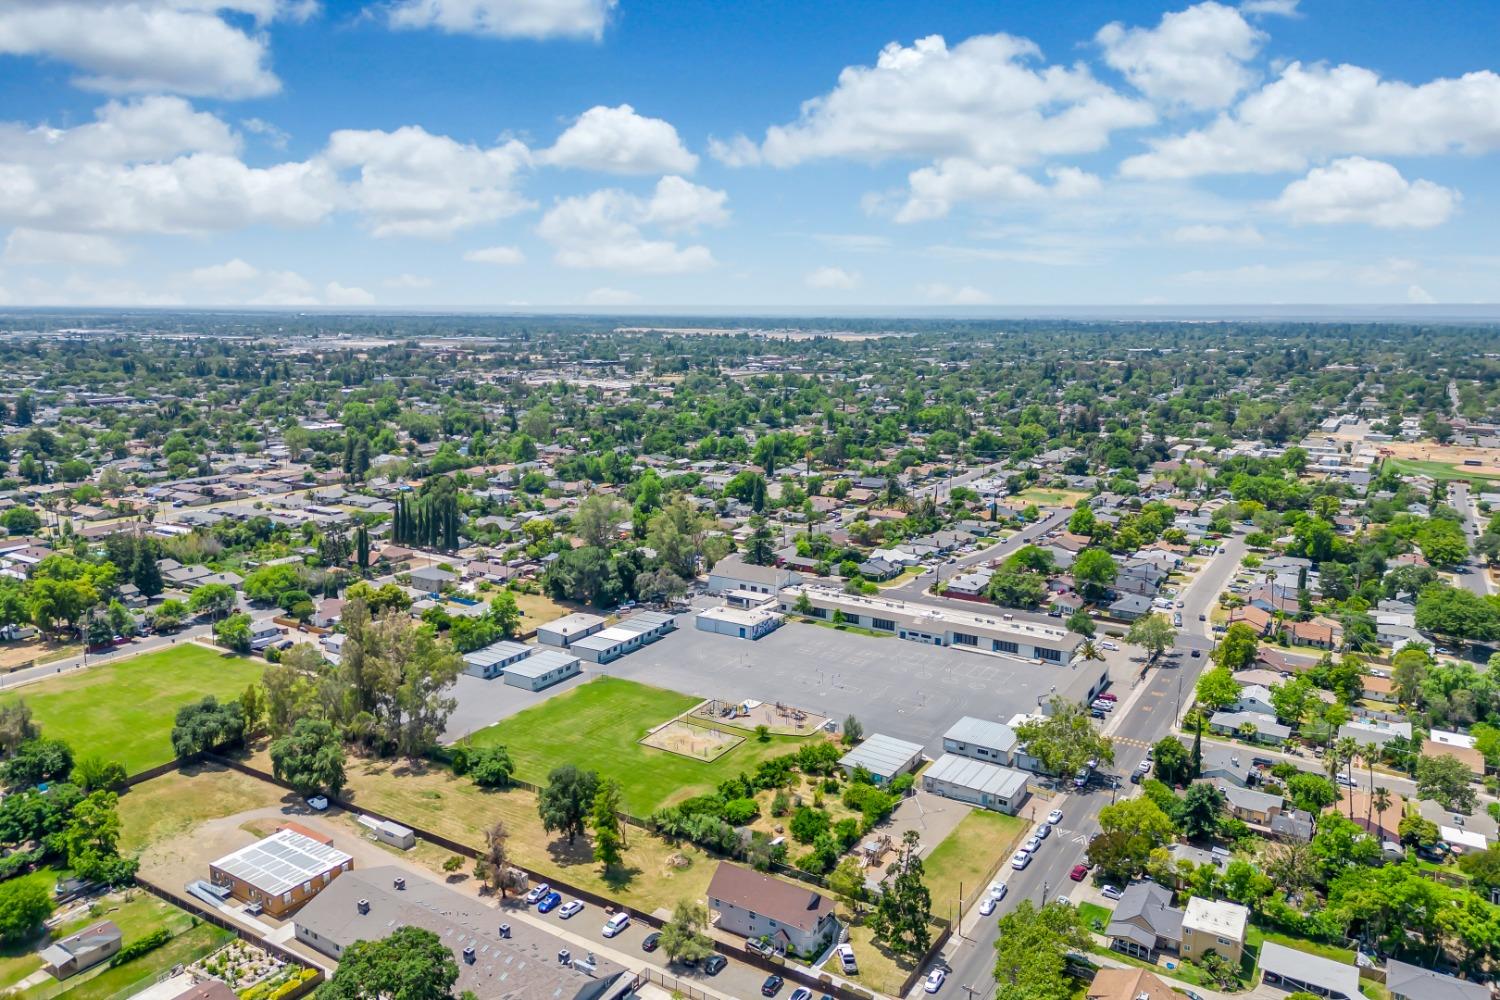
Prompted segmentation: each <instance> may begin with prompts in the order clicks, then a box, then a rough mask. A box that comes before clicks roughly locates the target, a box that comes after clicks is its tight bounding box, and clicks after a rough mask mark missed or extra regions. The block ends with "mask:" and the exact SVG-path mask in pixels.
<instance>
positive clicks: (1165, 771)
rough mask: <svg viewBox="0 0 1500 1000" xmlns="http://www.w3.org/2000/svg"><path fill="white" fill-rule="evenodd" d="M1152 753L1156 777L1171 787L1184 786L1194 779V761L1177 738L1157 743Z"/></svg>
mask: <svg viewBox="0 0 1500 1000" xmlns="http://www.w3.org/2000/svg"><path fill="white" fill-rule="evenodd" d="M1154 746H1155V749H1154V750H1153V751H1152V760H1153V766H1154V770H1155V773H1156V776H1157V777H1158V778H1159V779H1161V780H1162V781H1164V782H1166V783H1167V784H1169V785H1183V784H1186V783H1187V782H1188V781H1190V780H1191V779H1192V777H1193V760H1192V757H1191V756H1190V755H1189V754H1188V749H1187V747H1185V746H1183V745H1182V742H1181V741H1180V740H1178V739H1177V738H1176V737H1173V736H1168V737H1166V738H1165V739H1162V740H1159V741H1157V743H1156V744H1155V745H1154Z"/></svg>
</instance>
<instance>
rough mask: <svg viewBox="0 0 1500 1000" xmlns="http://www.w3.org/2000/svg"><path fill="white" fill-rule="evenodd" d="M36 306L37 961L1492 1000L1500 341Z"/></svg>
mask: <svg viewBox="0 0 1500 1000" xmlns="http://www.w3.org/2000/svg"><path fill="white" fill-rule="evenodd" d="M120 322H121V323H122V324H123V323H126V322H128V323H130V324H131V325H132V326H133V325H134V324H135V323H136V322H138V321H135V320H130V321H125V320H121V321H120ZM31 323H32V325H31V326H29V327H23V326H22V325H20V324H18V326H17V328H16V329H14V330H13V331H12V332H11V333H10V335H9V336H8V337H7V338H6V339H5V341H4V342H3V346H0V351H3V353H4V355H5V364H6V367H7V370H8V371H11V372H13V373H14V375H13V378H14V379H15V380H16V381H17V383H18V384H17V385H16V386H15V387H13V388H12V389H11V390H10V391H8V392H7V393H6V394H4V396H3V397H0V398H3V405H4V408H5V409H4V415H5V427H4V439H5V441H6V444H7V448H8V452H9V458H8V465H9V467H8V469H7V470H6V471H7V472H8V478H7V479H6V480H5V483H4V485H5V487H6V491H5V499H4V501H3V503H4V506H5V512H4V513H3V514H0V523H3V524H4V526H5V528H6V530H7V533H8V535H9V540H8V541H5V542H3V543H0V564H3V570H0V595H3V601H0V609H3V611H4V614H5V619H6V620H5V623H4V627H5V635H6V639H5V641H4V642H3V644H0V656H3V657H4V658H5V665H4V669H5V673H4V675H3V684H0V720H3V726H0V735H3V738H4V751H5V754H6V760H5V763H4V765H3V767H4V775H5V781H6V785H7V788H8V793H7V795H6V796H5V798H4V800H3V801H0V818H3V820H4V822H3V823H0V833H3V835H4V837H5V838H6V842H7V851H8V853H7V855H6V858H5V866H6V873H5V874H6V880H5V881H3V882H0V902H3V903H4V910H5V912H6V913H7V914H8V916H7V921H8V922H9V925H10V926H12V927H15V928H16V930H15V931H14V932H13V933H12V936H11V938H10V940H12V941H14V942H17V945H16V948H17V950H16V958H14V959H12V960H11V962H10V965H9V966H8V968H10V969H11V970H12V971H11V972H9V973H6V974H7V975H9V976H10V980H9V988H11V989H16V990H20V991H23V992H24V991H30V990H33V989H39V988H45V987H47V984H49V983H56V984H67V983H73V982H76V981H82V982H93V981H94V979H98V980H99V982H100V983H101V984H114V983H116V982H120V981H123V980H125V979H126V975H125V974H124V973H122V972H120V971H119V970H121V969H133V970H136V971H135V972H133V973H132V975H133V976H134V979H133V980H131V981H135V980H139V979H144V978H147V977H151V978H155V977H158V976H162V975H166V974H167V973H172V971H173V970H178V971H177V972H176V973H175V974H173V975H171V976H169V977H168V978H167V979H166V980H164V981H163V983H172V982H175V983H176V984H177V986H176V987H174V988H176V989H178V990H179V992H186V991H188V990H190V989H196V988H199V987H201V986H202V985H203V984H204V983H206V982H208V981H210V980H212V981H216V982H219V983H221V984H223V985H225V986H227V987H228V988H229V989H231V990H234V991H238V993H239V994H240V995H241V996H247V997H253V1000H261V998H263V997H265V998H273V1000H279V998H280V997H283V996H287V995H290V994H292V993H295V992H297V991H299V990H300V991H305V990H307V989H312V988H316V987H318V986H319V984H320V983H324V982H325V981H326V983H327V986H326V987H323V988H327V989H333V988H334V987H336V986H337V985H338V982H339V977H340V975H342V974H343V973H341V972H340V971H338V970H342V969H345V968H350V967H356V968H358V967H359V964H360V963H364V962H371V963H375V964H376V965H378V964H379V962H380V961H381V959H380V957H379V949H380V948H385V947H391V948H395V947H399V948H401V949H403V950H407V951H412V952H415V953H424V954H426V953H430V955H431V957H432V959H433V960H434V961H437V962H439V964H444V963H446V962H448V961H449V960H451V961H452V962H453V963H454V967H455V968H456V975H457V979H456V987H455V988H459V989H465V990H471V991H473V992H474V993H475V995H477V996H485V995H511V994H510V993H507V992H506V991H507V990H512V991H513V992H514V995H527V996H537V995H542V994H543V993H546V994H552V993H557V994H558V995H565V996H578V997H613V996H622V995H626V994H628V993H630V992H632V991H641V990H646V991H649V990H651V989H657V988H661V989H666V990H668V991H670V990H672V989H682V990H686V989H693V990H699V991H701V992H703V993H705V994H708V995H717V996H744V995H749V994H752V993H754V992H755V991H757V990H759V989H760V988H761V987H763V986H764V987H767V988H771V987H775V989H776V990H780V989H781V988H782V987H781V986H780V985H778V984H779V983H786V984H788V985H787V987H786V988H787V989H788V990H795V989H807V990H811V991H814V994H815V995H816V994H828V995H830V996H847V997H876V996H892V997H894V996H902V995H905V994H906V993H908V992H912V991H915V992H922V991H923V990H925V989H928V988H934V989H938V990H940V989H942V988H944V987H943V983H944V981H945V980H947V979H949V978H952V979H955V980H958V981H959V982H960V983H967V984H968V985H975V983H978V982H983V981H984V980H985V979H986V977H988V979H989V981H990V982H991V983H995V982H997V979H996V976H995V969H996V968H997V966H996V962H997V958H996V956H997V955H998V961H999V963H1000V966H998V967H999V968H1000V969H1001V971H1003V970H1004V963H1006V962H1012V963H1018V964H1017V968H1018V970H1020V971H1017V972H1016V973H1015V978H1016V981H1017V982H1019V983H1024V984H1030V985H1027V986H1026V987H1025V988H1026V989H1030V990H1040V991H1041V992H1038V993H1036V994H1035V995H1041V996H1046V995H1050V994H1048V993H1046V992H1045V986H1044V985H1037V984H1039V983H1040V984H1045V983H1046V982H1050V981H1052V980H1051V978H1049V977H1056V979H1057V981H1058V982H1060V983H1062V984H1064V986H1066V988H1067V990H1068V991H1069V993H1070V994H1071V993H1073V992H1080V991H1082V992H1088V995H1090V996H1093V995H1099V996H1114V995H1124V994H1125V993H1129V992H1130V991H1131V990H1135V991H1137V992H1136V993H1134V994H1133V995H1134V996H1140V995H1156V994H1153V993H1152V991H1157V993H1158V994H1160V995H1167V993H1171V992H1172V991H1176V992H1178V993H1182V994H1183V995H1189V996H1191V995H1197V996H1201V997H1207V996H1234V995H1237V994H1248V993H1256V994H1257V995H1259V992H1260V991H1265V990H1268V989H1269V990H1271V991H1272V992H1277V991H1279V992H1281V993H1286V994H1291V993H1295V992H1298V991H1302V992H1310V993H1312V994H1313V995H1315V996H1323V997H1339V996H1344V997H1347V998H1349V1000H1353V998H1354V997H1355V996H1356V994H1359V995H1368V996H1407V997H1413V998H1422V997H1428V996H1463V997H1467V996H1470V995H1473V996H1475V997H1476V998H1477V997H1478V996H1479V995H1480V993H1479V992H1476V991H1484V992H1487V986H1483V985H1481V984H1483V983H1485V982H1487V980H1488V976H1489V970H1490V969H1491V967H1492V963H1493V962H1494V961H1495V960H1496V958H1497V955H1496V944H1495V942H1496V941H1497V940H1500V938H1497V937H1494V936H1492V933H1491V932H1492V931H1494V930H1495V929H1496V928H1497V927H1500V909H1497V900H1500V847H1497V846H1496V844H1497V840H1500V822H1497V821H1500V800H1497V798H1496V794H1495V793H1496V791H1497V784H1500V782H1497V779H1496V777H1495V775H1494V773H1493V771H1494V769H1495V766H1496V764H1497V763H1500V702H1497V700H1496V698H1497V696H1496V692H1495V690H1494V685H1493V683H1492V681H1491V679H1490V667H1491V660H1490V657H1491V655H1492V653H1491V648H1492V647H1491V644H1492V643H1493V642H1494V641H1495V640H1497V639H1500V597H1497V596H1495V594H1494V590H1495V586H1496V578H1495V576H1494V573H1493V572H1492V567H1491V564H1492V563H1493V562H1494V561H1495V559H1496V557H1497V556H1500V523H1497V521H1500V487H1496V488H1495V489H1492V488H1491V486H1490V484H1491V483H1492V482H1500V425H1492V424H1490V423H1487V422H1486V420H1485V419H1484V416H1483V414H1484V413H1485V412H1487V411H1488V409H1489V405H1490V403H1489V398H1490V397H1489V395H1488V393H1489V392H1490V390H1489V389H1488V388H1487V383H1484V382H1481V381H1479V380H1477V379H1475V378H1473V368H1472V355H1473V353H1474V352H1475V351H1476V350H1477V347H1476V344H1477V342H1478V339H1479V338H1480V337H1481V334H1479V333H1476V332H1474V331H1470V330H1466V329H1458V328H1455V329H1448V330H1443V331H1440V332H1439V333H1437V334H1435V335H1434V336H1433V338H1432V339H1430V341H1429V346H1430V349H1431V352H1432V354H1431V356H1430V357H1424V358H1423V359H1422V361H1421V363H1420V364H1411V363H1409V362H1408V361H1407V360H1405V359H1404V357H1398V356H1395V355H1391V354H1388V353H1386V352H1385V350H1384V348H1383V347H1382V346H1381V345H1382V344H1383V343H1384V342H1385V341H1384V339H1383V338H1384V337H1385V336H1386V334H1385V331H1384V330H1383V329H1381V328H1371V329H1370V330H1368V331H1364V332H1361V333H1359V334H1356V335H1355V336H1354V339H1353V340H1352V341H1349V340H1344V339H1340V340H1329V339H1328V338H1326V337H1325V336H1324V335H1323V334H1322V332H1321V331H1320V330H1318V329H1317V328H1314V327H1309V328H1306V329H1303V330H1300V331H1298V332H1297V333H1296V334H1295V335H1280V336H1275V337H1272V336H1271V335H1269V334H1268V333H1267V332H1266V331H1265V330H1263V329H1261V328H1259V327H1254V326H1252V327H1247V328H1246V329H1244V330H1242V331H1222V330H1216V331H1214V334H1213V343H1214V344H1215V345H1216V346H1214V347H1211V348H1206V349H1204V350H1202V351H1177V350H1171V349H1166V348H1163V347H1159V346H1158V347H1150V346H1144V345H1149V344H1150V343H1151V337H1152V336H1153V335H1152V334H1150V333H1148V332H1145V331H1142V332H1128V331H1112V333H1111V335H1110V336H1109V337H1100V336H1093V335H1090V334H1087V333H1083V332H1079V333H1066V332H1065V331H1063V330H1057V331H1048V332H1047V335H1046V336H1041V335H1038V334H1036V333H1033V332H1031V331H1029V330H1026V329H1022V328H1017V327H1013V326H1010V325H1006V324H997V325H996V326H995V328H994V329H993V330H992V331H990V332H989V333H988V334H983V335H970V336H967V337H965V338H964V339H962V340H956V339H954V338H953V337H952V336H951V335H949V334H946V333H944V332H943V331H942V330H941V329H939V328H934V329H924V328H920V327H919V328H917V329H913V330H911V331H908V332H905V333H901V334H899V335H897V334H891V335H882V336H879V337H874V338H862V339H861V340H859V341H858V342H857V347H851V346H850V345H851V344H852V343H855V342H852V341H846V340H840V339H837V338H835V337H822V336H814V337H809V338H807V339H804V340H788V339H787V338H785V337H782V336H770V335H765V334H762V333H757V332H756V331H754V330H753V329H747V330H745V331H743V332H741V333H738V334H735V335H734V336H715V337H705V336H701V335H697V334H694V333H691V332H682V331H678V330H675V329H671V328H666V327H663V328H659V329H656V328H654V329H651V330H642V331H631V332H625V331H622V330H618V329H601V330H592V329H589V330H578V331H572V332H569V331H565V330H564V331H559V332H557V333H555V334H552V335H550V336H547V337H542V336H540V335H538V334H536V333H535V332H532V333H530V334H529V351H530V360H528V361H527V362H526V363H524V364H517V363H516V362H515V361H514V360H513V359H514V356H515V354H514V351H513V350H511V349H509V348H508V347H507V346H506V345H507V343H508V341H509V339H510V338H512V337H513V336H514V334H512V333H509V332H507V330H508V326H507V324H506V323H505V322H503V321H495V322H494V323H493V329H491V330H489V331H488V332H485V333H483V334H479V333H476V334H474V335H470V336H465V337H458V336H450V337H444V338H440V339H422V338H420V337H419V338H415V339H404V338H401V337H393V336H374V335H372V334H370V333H361V332H344V333H331V332H324V331H319V330H312V329H308V330H300V329H294V330H278V331H276V332H274V333H273V332H269V331H245V332H239V333H235V334H233V335H229V334H227V333H226V332H223V331H215V332H214V333H213V335H212V336H210V335H207V334H205V335H202V336H194V335H183V334H176V333H174V334H172V335H170V336H168V335H164V334H159V333H153V332H151V331H149V330H144V331H143V330H134V329H132V330H130V331H128V332H127V331H125V330H118V331H116V330H96V331H92V332H90V333H88V334H87V335H84V334H80V333H78V332H75V331H71V330H47V329H42V328H39V327H37V326H35V320H34V319H33V320H32V321H31ZM1181 335H1185V334H1180V336H1181ZM601 338H602V339H601ZM986 338H988V339H986ZM1060 338H1061V339H1062V341H1063V342H1064V343H1066V345H1067V346H1066V350H1065V354H1064V353H1057V352H1060V351H1062V350H1063V349H1062V348H1056V347H1052V346H1049V345H1051V344H1052V343H1053V342H1054V341H1056V340H1058V339H1060ZM1137 342H1139V343H1140V344H1141V345H1143V346H1141V347H1137V346H1136V345H1137ZM601 343H607V344H609V345H610V351H611V354H612V355H614V356H613V357H612V358H610V359H600V358H595V357H592V354H593V353H594V352H595V351H596V350H597V345H599V344H601ZM1021 343H1024V344H1025V345H1026V348H1025V350H1022V351H1008V350H1006V349H1005V348H1006V347H1007V345H1013V344H1021ZM726 352H729V353H732V354H733V355H734V363H733V364H729V363H728V362H729V360H730V359H729V358H728V357H727V356H726ZM1054 353H1056V356H1055V357H1054V356H1053V355H1054ZM1220 353H1233V354H1234V355H1235V356H1236V357H1237V358H1238V360H1237V361H1236V362H1234V364H1232V365H1226V364H1224V363H1223V359H1222V358H1220V357H1217V355H1218V354H1220ZM855 356H857V357H858V359H859V367H860V370H861V372H862V374H861V376H860V378H859V379H858V380H857V381H849V380H847V378H846V375H847V372H848V366H849V365H850V363H851V359H852V358H853V357H855ZM1082 356H1088V357H1089V359H1090V360H1088V361H1087V362H1084V361H1082V360H1079V359H1080V358H1081V357H1082ZM64 357H66V358H68V363H67V364H64V362H63V358H64ZM1459 357H1464V358H1468V359H1470V360H1466V361H1464V362H1463V364H1462V365H1459V364H1458V363H1457V362H1456V359H1457V358H1459ZM1065 358H1066V359H1067V360H1064V359H1065ZM252 359H264V363H265V367H259V365H260V362H259V361H252ZM668 361H670V364H668V363H667V362H668ZM1486 364H1488V362H1486ZM700 367H701V368H703V369H707V368H710V367H712V368H714V369H716V370H717V371H718V374H717V375H713V376H710V375H708V374H706V372H702V371H700V370H699V369H700ZM455 370H458V371H461V372H462V374H460V375H455V374H453V372H454V371H455ZM1309 370H1310V371H1312V373H1313V374H1310V375H1309V374H1305V372H1306V371H1309ZM79 371H87V372H88V373H89V374H88V376H87V377H82V376H80V375H78V374H76V373H77V372H79ZM189 372H192V373H197V374H196V375H194V376H193V377H192V378H191V379H189V377H188V374H187V373H189ZM992 382H1004V383H1005V384H1006V385H1008V386H1009V387H1010V388H1009V390H1008V391H1007V394H1006V395H1005V396H1004V397H1002V396H1000V395H997V394H993V393H988V392H985V391H981V390H980V389H979V388H978V387H982V386H984V385H986V384H988V383H992ZM605 386H607V387H608V388H607V389H606V388H603V387H605ZM1079 386H1087V387H1088V399H1089V402H1088V403H1087V404H1083V403H1069V402H1067V399H1068V398H1069V396H1070V395H1071V393H1072V392H1073V389H1074V388H1076V387H1079ZM1272 386H1274V387H1275V388H1274V395H1275V396H1276V397H1277V398H1278V399H1280V400H1281V402H1280V403H1279V404H1277V405H1270V404H1266V403H1258V402H1256V399H1257V398H1258V397H1259V396H1262V395H1264V394H1266V393H1268V392H1270V391H1271V387H1272ZM717 412H725V413H728V412H733V413H734V414H735V416H733V418H732V420H731V422H729V423H720V424H718V425H715V424H709V423H706V422H705V421H704V415H705V414H707V413H717ZM1231 412H1232V413H1234V418H1233V420H1232V421H1231V420H1229V419H1228V414H1229V413H1231ZM953 428H957V429H953ZM1476 462H1477V463H1478V464H1474V463H1476ZM1491 477H1494V478H1491ZM814 501H820V502H814ZM1492 508H1494V511H1493V516H1494V519H1493V520H1492ZM422 933H428V934H433V935H436V936H437V940H436V941H435V942H434V941H431V940H428V939H425V938H422V937H421V935H422ZM38 935H39V936H38ZM28 941H35V942H36V943H35V944H27V945H25V946H22V945H21V944H20V943H21V942H28ZM398 942H399V943H398ZM372 949H374V951H373V952H372V951H371V950H372ZM1038 954H1047V955H1052V956H1055V963H1052V962H1051V960H1050V959H1049V963H1051V964H1046V963H1044V964H1046V966H1047V967H1045V968H1041V967H1038V966H1037V964H1036V960H1035V956H1036V955H1038ZM121 956H124V959H123V960H122V958H121ZM356 956H358V958H356ZM137 973H138V974H137ZM511 976H514V977H515V985H508V983H509V978H508V977H511ZM773 978H774V979H775V980H776V981H775V982H771V980H772V979H773ZM1127 980H1128V982H1127ZM521 984H524V985H521ZM1067 984H1075V985H1067ZM1398 984H1400V985H1399V986H1398ZM75 988H76V987H75ZM99 988H102V987H99ZM152 989H153V990H157V991H162V992H163V995H166V994H167V993H168V992H170V990H169V989H168V987H167V986H166V985H163V984H158V985H156V986H153V987H152ZM1122 990H1123V991H1124V993H1122V992H1121V991H1122ZM1400 990H1404V991H1405V992H1399V991H1400ZM1161 991H1167V993H1162V992H1161ZM47 995H48V996H51V995H55V989H49V990H48V991H47ZM172 995H173V996H176V995H179V994H178V993H173V994H172ZM1080 995H1081V992H1080Z"/></svg>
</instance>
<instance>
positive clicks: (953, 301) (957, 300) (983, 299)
mask: <svg viewBox="0 0 1500 1000" xmlns="http://www.w3.org/2000/svg"><path fill="white" fill-rule="evenodd" d="M919 291H921V293H922V295H923V296H924V297H925V298H928V299H931V300H932V301H933V302H941V303H942V304H944V305H950V306H984V305H989V304H990V303H992V302H994V301H995V299H994V297H993V296H992V295H990V294H989V293H988V292H983V291H980V290H979V289H977V288H975V287H974V286H972V285H959V286H957V287H954V286H953V285H947V284H943V283H942V282H935V283H933V284H930V285H922V286H921V288H920V289H919Z"/></svg>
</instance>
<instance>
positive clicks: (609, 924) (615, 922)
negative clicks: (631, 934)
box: [604, 913, 630, 938]
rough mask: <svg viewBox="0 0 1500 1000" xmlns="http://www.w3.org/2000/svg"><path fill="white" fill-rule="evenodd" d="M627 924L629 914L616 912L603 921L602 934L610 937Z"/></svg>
mask: <svg viewBox="0 0 1500 1000" xmlns="http://www.w3.org/2000/svg"><path fill="white" fill-rule="evenodd" d="M629 926H630V914H628V913H616V914H615V915H614V916H612V917H610V918H609V919H608V920H606V921H604V936H605V937H607V938H612V937H614V936H615V935H616V934H618V933H620V932H621V931H623V930H624V929H625V928H627V927H629Z"/></svg>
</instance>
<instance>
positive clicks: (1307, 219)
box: [1272, 156, 1460, 229]
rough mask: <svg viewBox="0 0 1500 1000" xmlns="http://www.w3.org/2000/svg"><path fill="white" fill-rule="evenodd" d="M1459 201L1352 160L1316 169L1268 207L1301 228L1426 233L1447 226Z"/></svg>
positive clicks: (1450, 193) (1384, 166)
mask: <svg viewBox="0 0 1500 1000" xmlns="http://www.w3.org/2000/svg"><path fill="white" fill-rule="evenodd" d="M1459 200H1460V195H1459V193H1458V192H1457V191H1454V190H1453V189H1451V188H1446V187H1443V186H1442V185H1440V184H1434V183H1433V182H1431V181H1426V180H1415V181H1408V180H1407V179H1406V178H1405V177H1402V176H1401V171H1399V170H1397V169H1396V168H1395V167H1393V166H1391V165H1390V164H1389V163H1382V162H1380V161H1379V160H1367V159H1365V158H1364V157H1362V156H1350V157H1346V158H1344V159H1341V160H1335V161H1333V162H1332V163H1330V164H1329V165H1328V166H1326V167H1314V168H1313V169H1312V170H1310V171H1308V174H1307V176H1306V177H1303V178H1302V179H1300V180H1295V181H1293V182H1292V183H1290V184H1288V185H1287V186H1286V189H1285V190H1284V191H1282V192H1281V197H1280V198H1278V199H1276V201H1275V203H1274V204H1273V206H1272V207H1273V208H1275V209H1276V211H1278V212H1281V213H1282V214H1284V215H1286V216H1287V217H1288V218H1290V219H1291V220H1292V221H1293V222H1299V223H1319V224H1338V223H1351V222H1355V223H1365V224H1368V225H1371V226H1377V227H1379V228H1382V229H1430V228H1432V227H1433V226H1439V225H1442V224H1443V223H1444V222H1446V221H1448V218H1449V216H1451V215H1452V214H1453V211H1454V209H1455V208H1457V206H1458V202H1459Z"/></svg>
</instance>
